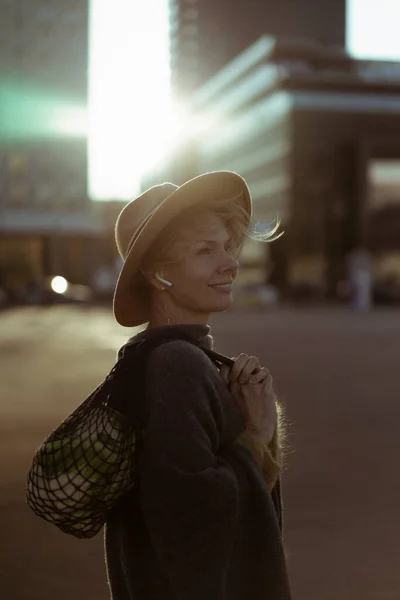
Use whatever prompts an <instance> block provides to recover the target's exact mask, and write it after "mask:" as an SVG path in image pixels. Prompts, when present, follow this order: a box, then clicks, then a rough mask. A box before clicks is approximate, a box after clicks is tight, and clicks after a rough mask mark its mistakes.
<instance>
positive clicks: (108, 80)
mask: <svg viewBox="0 0 400 600" xmlns="http://www.w3.org/2000/svg"><path fill="white" fill-rule="evenodd" d="M168 18H169V15H168V0H146V2H140V1H139V0H113V1H112V2H110V0H91V9H90V52H89V139H88V169H89V173H88V175H89V176H88V180H89V195H90V196H91V197H92V198H93V199H96V200H108V199H122V200H125V199H129V198H131V197H132V196H133V195H135V194H136V193H138V192H139V190H140V187H139V186H140V177H141V175H142V174H143V173H144V172H145V171H146V170H147V169H149V168H150V167H151V165H152V164H155V163H156V162H157V161H158V160H159V159H160V158H161V156H162V155H163V153H164V152H165V151H166V149H167V147H169V146H170V144H171V143H172V139H171V138H172V137H173V133H174V131H176V116H175V117H174V113H173V109H172V100H171V92H170V65H169V25H168Z"/></svg>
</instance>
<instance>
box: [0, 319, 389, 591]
mask: <svg viewBox="0 0 400 600" xmlns="http://www.w3.org/2000/svg"><path fill="white" fill-rule="evenodd" d="M211 325H212V330H213V334H214V337H215V347H216V350H219V351H220V352H223V353H225V354H228V355H230V356H235V355H237V354H238V353H239V352H247V353H248V354H255V355H257V356H259V358H260V360H261V362H262V364H265V365H266V366H268V368H269V369H270V371H271V372H272V374H273V375H274V380H275V387H276V391H277V393H278V394H279V395H280V397H281V398H283V399H284V401H285V403H286V405H287V416H288V420H289V423H290V425H289V434H290V435H289V444H290V448H291V450H290V456H289V459H288V468H287V471H286V473H285V474H284V494H285V496H284V501H285V546H286V551H287V554H288V557H289V558H288V560H289V571H290V577H291V582H292V587H293V600H398V599H399V598H400V570H399V555H400V542H399V540H400V517H399V506H400V479H399V476H398V472H399V468H398V457H399V456H400V435H399V434H400V426H399V417H400V311H397V312H395V311H382V312H380V311H377V312H374V313H372V314H370V315H355V314H352V313H350V312H346V311H344V310H333V309H332V310H331V309H329V310H322V309H319V310H316V311H311V310H300V311H296V312H294V311H290V310H282V311H278V312H274V313H262V312H258V313H247V314H246V313H239V312H234V311H232V312H231V313H227V314H225V315H220V316H219V317H218V318H216V317H214V318H213V320H212V321H211ZM129 335H130V331H129V330H126V329H123V328H121V327H118V326H117V325H116V324H114V322H113V320H112V317H111V315H110V314H109V313H108V312H107V311H105V310H103V309H84V308H77V307H54V308H51V309H37V308H27V309H18V310H14V311H10V312H2V313H0V381H1V386H0V430H1V431H0V527H1V533H2V535H1V541H0V598H2V599H4V600H55V599H57V600H72V599H73V600H92V599H93V600H94V599H95V600H108V598H109V595H108V588H107V584H106V579H105V568H104V559H103V539H102V535H101V534H100V535H98V536H97V537H96V538H94V539H92V540H88V541H84V540H82V541H81V540H78V539H74V538H69V537H68V536H66V535H65V534H63V533H61V532H59V531H58V530H57V529H56V528H55V527H54V526H52V525H50V524H47V523H45V522H44V521H42V520H41V519H39V518H38V517H36V516H35V515H34V514H33V513H32V512H31V511H30V510H29V508H28V507H27V506H26V505H25V501H24V490H25V477H26V472H27V470H28V468H29V462H30V459H31V457H32V455H33V453H34V451H35V449H36V447H37V446H38V445H39V444H40V443H41V442H42V440H43V438H44V437H45V436H46V435H47V434H48V433H49V432H50V431H51V429H52V428H54V427H55V426H57V425H58V423H59V422H60V421H61V419H62V418H64V417H65V416H66V415H67V414H69V413H70V412H71V411H72V410H73V408H74V407H75V406H76V405H77V404H79V403H80V402H81V401H82V400H83V399H84V398H85V397H86V396H87V395H88V394H89V392H90V391H91V390H92V389H93V388H94V387H95V386H96V385H97V384H98V383H99V382H100V380H101V379H102V378H103V377H104V375H105V374H106V373H107V371H108V370H109V369H110V368H111V366H112V364H113V362H114V358H115V352H116V349H117V348H118V347H120V346H121V345H122V344H123V343H124V341H125V340H126V338H127V337H128V336H129ZM188 600H190V599H188ZM205 600H206V599H205ZM249 600H250V599H249ZM266 600H267V599H266Z"/></svg>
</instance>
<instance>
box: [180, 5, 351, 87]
mask: <svg viewBox="0 0 400 600" xmlns="http://www.w3.org/2000/svg"><path fill="white" fill-rule="evenodd" d="M170 14H171V66H172V77H173V85H174V89H175V91H176V92H177V94H183V95H185V94H186V93H190V92H191V91H192V90H194V89H195V88H197V87H199V86H200V85H202V84H203V83H205V82H206V81H207V80H208V79H209V78H210V77H212V76H213V75H214V74H215V73H216V72H217V71H219V70H220V69H222V68H223V67H224V66H225V65H226V64H227V63H228V62H230V61H231V60H232V58H234V57H235V56H237V55H239V54H240V53H241V52H243V51H244V50H245V49H246V48H247V47H248V46H250V45H251V44H253V42H254V41H255V40H256V39H257V38H259V37H260V36H262V35H264V34H268V35H271V36H273V37H275V38H278V39H282V40H287V39H293V38H303V39H308V40H313V41H315V42H318V43H320V44H323V45H329V46H338V47H344V45H345V21H346V0H324V1H323V2H321V1H320V0H279V1H278V0H259V1H257V0H250V1H249V0H247V1H246V0H231V1H229V2H228V1H227V0H201V1H197V0H170Z"/></svg>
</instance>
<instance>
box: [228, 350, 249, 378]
mask: <svg viewBox="0 0 400 600" xmlns="http://www.w3.org/2000/svg"><path fill="white" fill-rule="evenodd" d="M233 360H234V361H235V362H234V364H233V365H232V368H231V371H230V373H229V381H230V382H234V381H238V379H239V376H240V373H241V372H242V370H243V368H244V366H245V365H246V364H247V361H248V360H249V355H248V354H244V353H243V352H242V353H241V354H239V356H238V357H237V358H235V359H233Z"/></svg>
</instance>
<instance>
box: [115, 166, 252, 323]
mask: <svg viewBox="0 0 400 600" xmlns="http://www.w3.org/2000/svg"><path fill="white" fill-rule="evenodd" d="M213 198H215V199H221V198H227V199H228V198H230V199H232V201H237V202H240V203H241V204H242V205H243V206H244V207H245V209H246V210H247V212H248V215H249V223H250V220H251V216H252V201H251V196H250V191H249V188H248V186H247V184H246V182H245V180H244V179H243V177H241V176H240V175H238V174H237V173H233V172H231V171H215V172H212V173H205V174H204V175H199V176H198V177H195V178H194V179H191V180H190V181H187V182H186V183H184V184H183V185H181V186H177V185H174V184H172V183H163V184H161V185H156V186H154V187H151V188H150V189H148V190H147V191H146V192H144V193H143V194H141V195H140V196H138V197H137V198H135V199H134V200H132V201H131V202H129V204H127V205H126V206H125V207H124V208H123V210H122V211H121V213H120V214H119V216H118V219H117V222H116V226H115V240H116V244H117V248H118V252H119V254H120V256H121V258H122V260H123V261H124V264H123V267H122V269H121V272H120V275H119V278H118V281H117V285H116V287H115V292H114V316H115V319H116V321H117V322H118V323H119V324H120V325H123V326H125V327H136V326H138V325H142V324H143V323H146V322H148V321H150V308H151V307H150V302H149V299H150V298H149V294H148V292H147V293H146V290H145V288H143V287H140V286H139V285H135V276H136V275H137V274H138V270H139V269H140V267H141V266H142V261H143V258H144V257H145V255H146V253H147V251H148V250H149V249H150V248H151V246H152V245H153V243H154V241H155V240H156V238H157V236H158V235H159V234H160V233H161V231H162V230H163V229H164V228H165V227H166V226H167V225H168V224H169V223H170V222H171V221H172V220H173V219H174V218H175V217H177V216H178V215H179V214H180V213H181V212H182V210H185V209H187V208H189V207H193V206H195V205H198V204H201V203H202V202H203V201H207V202H210V201H212V199H213Z"/></svg>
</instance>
